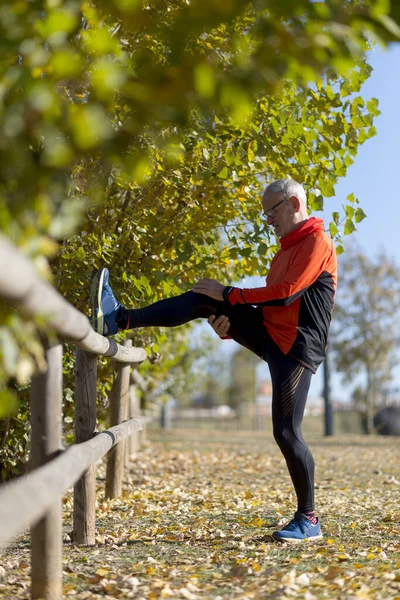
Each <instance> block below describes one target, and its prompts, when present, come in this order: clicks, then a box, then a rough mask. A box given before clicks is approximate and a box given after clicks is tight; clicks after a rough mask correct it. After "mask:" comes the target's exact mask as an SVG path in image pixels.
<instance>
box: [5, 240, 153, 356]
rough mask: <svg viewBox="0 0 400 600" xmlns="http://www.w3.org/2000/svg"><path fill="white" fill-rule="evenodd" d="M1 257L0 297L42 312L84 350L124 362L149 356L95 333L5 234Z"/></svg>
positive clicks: (30, 313) (27, 310) (31, 312)
mask: <svg viewBox="0 0 400 600" xmlns="http://www.w3.org/2000/svg"><path fill="white" fill-rule="evenodd" d="M0 256H1V261H0V297H2V298H4V299H5V300H7V301H8V302H9V303H10V304H12V305H13V306H15V307H16V308H18V309H19V310H21V311H22V312H23V313H24V314H26V315H28V316H31V317H37V316H39V315H43V316H44V317H45V318H46V322H47V323H48V324H49V325H50V326H51V327H52V328H53V329H54V330H55V331H56V333H57V334H58V335H60V336H62V337H64V338H66V339H67V340H68V341H73V342H75V343H76V345H77V346H79V347H80V348H82V350H86V351H88V352H92V353H93V354H102V355H104V356H112V357H113V358H114V360H116V361H119V362H125V363H134V362H142V361H143V360H145V359H146V351H145V350H143V348H127V347H124V346H121V345H119V344H117V343H116V342H115V341H114V340H110V339H108V338H106V337H103V336H102V335H99V334H98V333H96V332H95V331H94V330H93V329H92V327H91V325H90V321H89V319H88V318H87V317H85V315H83V314H82V313H81V312H79V310H77V309H76V308H74V307H73V306H72V305H71V304H69V302H67V300H65V299H64V298H63V297H62V296H61V294H59V293H58V292H57V290H56V289H55V288H54V287H53V286H52V285H51V284H50V283H47V282H45V281H43V280H42V279H41V278H40V277H39V276H38V275H37V274H36V273H35V270H34V268H33V266H32V264H31V263H30V261H29V260H28V259H27V258H26V257H25V256H24V255H23V254H22V252H21V251H20V250H18V248H16V246H14V245H13V244H12V243H11V242H10V241H9V240H8V239H7V238H6V237H4V236H3V235H0Z"/></svg>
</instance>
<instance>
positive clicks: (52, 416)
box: [31, 342, 63, 600]
mask: <svg viewBox="0 0 400 600" xmlns="http://www.w3.org/2000/svg"><path fill="white" fill-rule="evenodd" d="M45 349H46V350H45V352H46V360H47V365H48V368H47V372H46V373H41V374H39V375H36V376H35V377H33V378H32V383H31V419H32V433H31V446H32V450H31V467H32V469H35V468H37V467H39V466H41V465H43V464H45V463H47V462H49V461H50V460H52V459H53V458H55V457H56V456H57V455H58V454H59V452H60V451H61V447H62V441H61V421H62V372H63V371H62V369H63V367H62V355H63V351H62V345H61V344H57V345H53V346H52V347H49V346H48V344H47V342H45ZM31 542H32V544H31V561H32V588H31V597H32V598H34V599H36V598H42V599H43V600H61V598H62V502H61V498H60V499H59V500H58V501H57V502H55V504H54V505H53V507H52V508H51V509H50V510H49V511H48V513H47V514H46V516H44V517H43V518H42V519H40V521H38V522H37V523H36V525H34V526H33V527H32V528H31Z"/></svg>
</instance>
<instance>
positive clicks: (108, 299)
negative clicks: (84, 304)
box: [90, 268, 121, 336]
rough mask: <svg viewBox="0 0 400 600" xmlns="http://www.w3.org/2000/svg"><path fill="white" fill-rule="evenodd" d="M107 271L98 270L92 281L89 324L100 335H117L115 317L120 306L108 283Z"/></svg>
mask: <svg viewBox="0 0 400 600" xmlns="http://www.w3.org/2000/svg"><path fill="white" fill-rule="evenodd" d="M108 278H109V270H108V269H106V268H103V269H99V270H98V271H97V273H96V274H95V275H94V277H93V279H92V285H91V289H90V304H91V306H92V317H91V323H92V327H93V329H94V330H95V331H96V332H97V333H100V335H106V336H109V335H114V334H115V333H118V325H117V323H116V317H117V312H118V309H119V308H120V307H121V304H120V303H119V302H118V300H117V299H116V297H115V296H114V293H113V291H112V289H111V286H110V284H109V283H108Z"/></svg>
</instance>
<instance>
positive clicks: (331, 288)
mask: <svg viewBox="0 0 400 600" xmlns="http://www.w3.org/2000/svg"><path fill="white" fill-rule="evenodd" d="M280 242H281V248H280V250H279V251H278V252H277V253H276V255H275V256H274V258H273V260H272V263H271V268H270V271H269V273H268V276H267V278H266V286H265V287H260V288H248V289H239V288H231V290H230V291H229V295H227V299H228V301H229V302H230V303H231V304H252V305H256V306H260V307H263V308H262V310H263V317H264V324H265V327H266V328H267V330H268V333H269V335H270V336H271V338H272V339H273V340H274V341H275V342H276V344H277V345H278V346H279V348H280V349H281V350H282V352H283V353H284V354H290V355H291V356H293V357H294V358H296V359H297V360H298V361H299V362H301V363H302V364H304V365H305V366H307V367H308V368H310V369H311V370H312V371H313V372H315V370H316V369H317V367H318V365H319V364H320V363H321V362H322V361H323V360H324V358H325V352H326V344H327V338H328V331H329V325H330V322H331V318H332V310H333V306H334V298H335V290H336V280H337V264H336V251H335V246H334V244H333V241H332V240H331V239H330V238H329V236H328V235H326V233H325V232H324V224H323V221H322V219H316V218H315V217H310V218H309V219H308V220H307V221H305V222H304V223H303V224H302V225H300V227H298V228H297V229H295V230H294V231H291V232H290V233H289V234H288V235H287V236H285V237H284V238H282V239H281V240H280Z"/></svg>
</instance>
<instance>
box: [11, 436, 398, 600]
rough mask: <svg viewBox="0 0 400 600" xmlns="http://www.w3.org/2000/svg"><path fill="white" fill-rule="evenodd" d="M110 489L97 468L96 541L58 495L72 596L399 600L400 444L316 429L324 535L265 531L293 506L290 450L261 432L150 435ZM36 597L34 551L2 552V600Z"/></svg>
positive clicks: (67, 593)
mask: <svg viewBox="0 0 400 600" xmlns="http://www.w3.org/2000/svg"><path fill="white" fill-rule="evenodd" d="M151 437H152V438H153V439H152V441H151V442H148V443H147V444H146V445H145V446H144V448H143V449H142V450H141V451H140V452H139V453H138V454H137V456H136V457H135V459H134V461H133V462H132V463H131V466H130V470H129V472H128V473H127V475H126V477H125V483H124V490H123V495H122V497H121V498H118V499H114V500H106V499H105V498H104V478H105V467H104V464H101V465H99V467H98V469H97V476H98V479H97V483H98V493H97V512H96V546H95V547H92V548H85V547H78V546H76V545H74V544H73V542H72V543H71V541H70V540H71V530H72V509H73V506H72V496H71V494H67V495H66V496H65V498H64V500H63V508H64V529H65V533H64V547H63V595H64V598H71V599H76V600H94V599H111V598H135V599H137V600H156V599H158V598H172V599H175V598H176V599H180V598H186V599H187V600H197V599H202V598H210V599H213V600H225V599H228V598H229V599H230V598H235V599H241V600H247V599H248V600H251V599H257V600H258V599H263V598H276V599H281V598H282V599H286V598H300V599H304V600H314V599H320V598H329V599H331V598H338V599H340V600H350V599H353V598H354V599H359V600H388V599H396V600H400V498H399V495H400V487H399V480H400V440H399V439H395V438H380V437H360V436H351V437H350V436H347V437H337V438H335V437H333V438H318V437H315V438H311V439H310V447H311V449H312V452H313V454H314V457H315V460H316V490H315V491H316V505H317V509H318V515H319V516H320V518H321V521H322V526H323V532H324V538H323V539H322V540H321V541H319V542H314V543H308V544H300V545H295V546H293V545H287V544H279V543H277V542H274V541H273V540H272V538H271V533H272V532H273V531H274V530H275V529H276V528H279V527H281V526H282V525H283V524H285V523H286V522H287V521H288V520H290V518H292V514H293V512H294V510H295V496H294V492H293V489H292V486H291V482H290V480H289V476H288V474H287V470H286V466H285V463H284V459H283V457H282V455H281V454H280V452H279V450H278V448H277V447H276V445H275V443H274V441H273V440H272V438H270V437H268V438H267V437H266V436H265V434H264V435H263V434H261V433H259V432H257V433H247V434H246V433H239V432H221V431H218V432H213V431H207V432H200V431H177V430H175V431H174V432H171V433H167V434H163V435H161V434H159V433H158V434H157V433H156V432H152V436H151ZM29 597H30V546H29V537H28V535H26V534H25V535H23V536H21V537H20V538H19V539H18V540H17V541H16V542H15V543H14V544H13V545H12V546H10V547H8V548H7V550H6V551H5V552H3V554H2V556H0V598H6V599H10V600H11V599H15V600H25V599H28V598H29Z"/></svg>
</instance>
